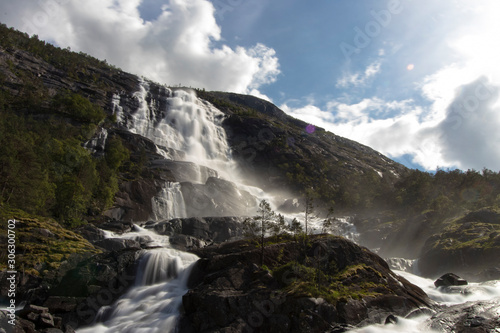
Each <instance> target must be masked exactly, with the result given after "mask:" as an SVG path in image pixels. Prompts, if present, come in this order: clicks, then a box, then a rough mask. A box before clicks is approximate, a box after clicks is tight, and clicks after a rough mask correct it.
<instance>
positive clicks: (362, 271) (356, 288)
mask: <svg viewBox="0 0 500 333" xmlns="http://www.w3.org/2000/svg"><path fill="white" fill-rule="evenodd" d="M329 264H330V266H331V267H328V268H327V269H315V268H313V267H310V266H306V265H303V264H300V263H298V262H296V261H293V262H289V263H286V264H284V265H281V266H278V267H275V268H274V269H273V270H272V274H273V277H274V278H275V279H276V280H277V281H279V282H280V283H281V288H282V290H283V291H284V292H285V293H287V294H289V295H293V296H298V297H314V298H323V299H324V300H326V301H327V302H329V303H332V304H336V303H337V302H338V301H340V300H345V299H361V298H363V297H367V296H371V297H375V296H378V295H381V293H380V290H381V289H384V288H385V287H384V285H381V284H377V283H373V282H367V281H358V279H357V278H356V277H357V276H362V275H366V274H370V275H371V274H380V273H378V272H376V271H375V270H373V269H372V268H370V267H368V266H366V265H365V264H360V265H356V266H350V267H346V268H345V269H343V270H342V271H340V272H337V271H336V268H335V265H334V262H331V263H329ZM353 277H354V279H353V280H354V281H356V282H351V281H349V280H350V279H351V278H353Z"/></svg>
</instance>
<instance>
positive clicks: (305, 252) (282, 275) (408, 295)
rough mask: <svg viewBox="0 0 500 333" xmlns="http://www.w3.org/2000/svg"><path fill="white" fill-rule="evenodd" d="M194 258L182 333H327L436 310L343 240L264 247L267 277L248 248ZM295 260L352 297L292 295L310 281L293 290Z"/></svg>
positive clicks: (232, 246) (219, 249)
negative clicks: (324, 274)
mask: <svg viewBox="0 0 500 333" xmlns="http://www.w3.org/2000/svg"><path fill="white" fill-rule="evenodd" d="M194 252H195V253H196V254H197V255H198V256H200V257H201V259H200V260H199V261H198V263H197V264H196V266H195V267H194V269H193V272H192V274H191V278H190V281H189V284H190V286H191V288H192V289H191V290H190V291H189V292H188V293H187V294H186V295H185V296H184V297H183V306H184V310H185V313H184V317H183V319H182V320H181V328H180V331H182V332H200V331H203V332H245V331H248V332H252V331H254V332H325V331H328V330H330V329H331V328H332V327H335V326H336V325H338V324H348V325H358V324H362V325H364V324H369V323H374V322H377V323H379V322H383V321H384V320H385V318H387V317H388V316H389V315H390V314H393V315H398V316H405V315H407V314H409V313H410V312H412V311H413V310H415V309H418V308H428V307H433V306H434V303H433V302H432V301H431V300H430V299H428V298H427V296H426V294H425V293H424V292H423V291H422V290H421V289H419V288H418V287H416V286H414V285H412V284H410V283H409V282H408V281H406V280H405V279H403V278H401V277H399V276H397V275H395V274H394V273H392V272H391V271H390V270H389V268H388V266H387V264H386V263H385V262H384V261H383V260H382V259H381V258H380V257H378V256H377V255H375V254H373V253H371V252H370V251H368V250H367V249H365V248H361V247H359V246H357V245H355V244H354V243H352V242H350V241H348V240H345V239H343V238H337V237H322V236H319V237H314V238H313V239H312V240H311V242H310V244H309V245H308V246H307V247H306V248H304V247H303V245H302V244H301V243H295V242H293V241H290V242H285V243H281V244H275V245H270V246H267V247H266V248H265V256H264V264H265V265H267V267H270V269H271V270H272V272H271V271H268V270H266V269H262V268H260V267H259V266H258V265H256V263H258V262H259V253H260V249H258V248H256V246H255V244H252V243H249V242H248V241H239V242H234V243H226V244H223V245H220V246H211V247H207V248H204V249H200V250H195V251H194ZM293 260H298V261H303V262H304V263H308V264H307V265H310V266H309V267H310V269H312V271H314V270H315V268H314V267H317V266H318V265H319V266H320V267H322V268H321V270H322V271H325V272H326V271H329V272H330V273H331V274H332V275H331V278H332V279H338V286H342V287H339V288H344V287H345V288H347V290H350V292H352V294H349V293H346V294H343V295H334V291H333V290H332V291H331V292H327V291H325V292H323V293H321V294H314V293H313V292H307V291H306V290H308V289H303V290H302V291H297V290H299V289H300V288H301V287H300V286H301V285H304V284H307V283H312V281H304V282H302V283H298V284H294V283H295V282H296V281H297V279H298V280H300V279H301V274H306V273H305V272H306V271H307V270H308V269H307V268H305V270H304V271H300V270H297V269H294V268H293V266H286V265H285V264H286V263H289V262H291V261H293ZM283 265H285V266H283ZM297 265H298V264H297ZM315 265H316V266H315ZM283 267H285V268H283ZM287 267H288V268H287ZM297 267H298V266H297ZM351 273H352V274H351ZM333 276H334V277H333ZM302 278H304V276H302ZM323 283H325V281H324V282H323ZM310 285H312V284H310ZM291 286H293V287H291ZM362 286H365V287H366V288H365V287H362ZM287 288H292V289H287ZM363 288H365V289H364V290H362V291H361V289H363ZM294 290H295V291H294ZM354 294H356V295H357V296H352V297H351V296H349V295H354ZM327 299H328V301H327ZM339 329H340V328H339Z"/></svg>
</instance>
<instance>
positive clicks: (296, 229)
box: [289, 218, 303, 242]
mask: <svg viewBox="0 0 500 333" xmlns="http://www.w3.org/2000/svg"><path fill="white" fill-rule="evenodd" d="M289 230H290V232H292V233H293V237H294V239H295V242H297V235H298V234H300V233H301V232H302V230H303V229H302V225H301V224H300V222H299V221H298V220H297V219H296V218H294V219H293V220H292V223H291V224H290V227H289Z"/></svg>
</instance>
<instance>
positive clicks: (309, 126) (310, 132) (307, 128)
mask: <svg viewBox="0 0 500 333" xmlns="http://www.w3.org/2000/svg"><path fill="white" fill-rule="evenodd" d="M314 131H316V126H314V125H307V127H306V132H307V133H309V134H312V133H314Z"/></svg>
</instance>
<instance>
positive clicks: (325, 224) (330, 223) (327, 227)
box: [321, 207, 335, 234]
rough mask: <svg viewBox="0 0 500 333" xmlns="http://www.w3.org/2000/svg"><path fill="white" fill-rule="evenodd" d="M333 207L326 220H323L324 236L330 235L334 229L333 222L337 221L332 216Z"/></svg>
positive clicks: (329, 210)
mask: <svg viewBox="0 0 500 333" xmlns="http://www.w3.org/2000/svg"><path fill="white" fill-rule="evenodd" d="M333 212H334V210H333V207H330V209H328V214H327V215H326V218H325V219H324V220H323V223H322V224H321V226H322V232H323V233H324V234H326V233H328V231H330V230H331V229H332V227H333V222H334V221H335V218H334V217H333V216H332V215H333Z"/></svg>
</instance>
